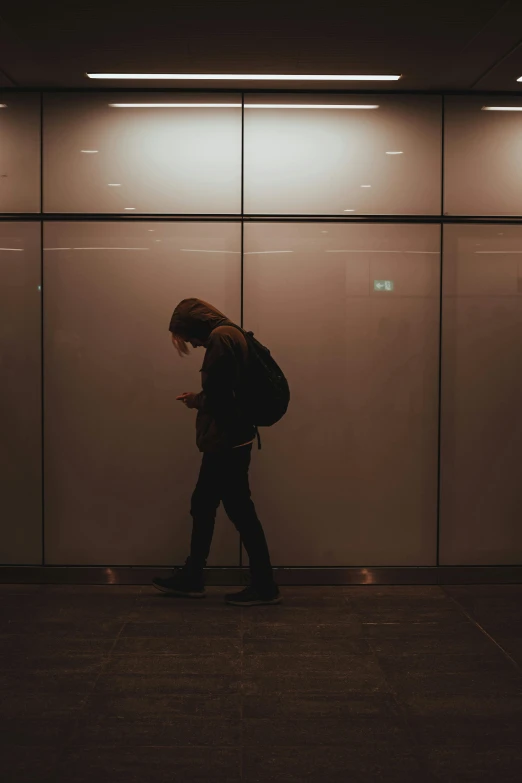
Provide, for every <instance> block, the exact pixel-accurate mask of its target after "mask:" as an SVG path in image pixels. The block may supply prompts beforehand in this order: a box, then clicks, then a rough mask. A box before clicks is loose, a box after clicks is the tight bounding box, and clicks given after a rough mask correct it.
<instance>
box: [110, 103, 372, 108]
mask: <svg viewBox="0 0 522 783" xmlns="http://www.w3.org/2000/svg"><path fill="white" fill-rule="evenodd" d="M109 106H111V107H112V108H114V109H240V108H241V104H240V103H109ZM378 108H379V106H378V104H370V103H366V104H358V103H245V109H378Z"/></svg>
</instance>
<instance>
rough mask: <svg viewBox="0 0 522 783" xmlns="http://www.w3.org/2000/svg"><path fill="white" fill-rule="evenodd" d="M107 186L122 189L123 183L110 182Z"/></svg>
mask: <svg viewBox="0 0 522 783" xmlns="http://www.w3.org/2000/svg"><path fill="white" fill-rule="evenodd" d="M107 185H108V187H109V188H121V182H108V183H107Z"/></svg>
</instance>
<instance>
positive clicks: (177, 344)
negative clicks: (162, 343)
mask: <svg viewBox="0 0 522 783" xmlns="http://www.w3.org/2000/svg"><path fill="white" fill-rule="evenodd" d="M170 336H171V338H172V344H173V345H174V348H175V349H176V350H177V352H178V354H179V355H180V356H181V357H182V358H183V356H187V355H188V354H189V353H190V351H189V347H188V345H187V343H190V344H191V346H192V347H193V348H199V347H200V346H204V347H206V346H207V344H208V339H207V340H205V341H204V342H203V341H202V340H199V339H198V338H197V337H183V336H182V335H181V334H179V333H175V332H171V333H170Z"/></svg>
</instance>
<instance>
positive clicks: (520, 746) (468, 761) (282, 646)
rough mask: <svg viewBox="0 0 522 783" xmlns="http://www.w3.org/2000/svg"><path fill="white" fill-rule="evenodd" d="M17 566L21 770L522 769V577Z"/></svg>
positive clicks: (368, 779)
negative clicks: (55, 571) (155, 584)
mask: <svg viewBox="0 0 522 783" xmlns="http://www.w3.org/2000/svg"><path fill="white" fill-rule="evenodd" d="M230 589H231V588H225V587H212V586H210V587H208V588H207V593H208V595H207V598H206V599H204V600H202V601H190V600H186V599H185V600H184V599H177V598H171V597H168V596H165V595H163V594H161V593H157V592H156V591H155V590H154V588H152V587H148V586H122V587H120V586H107V587H98V586H74V587H73V586H54V585H0V715H1V718H0V721H1V726H0V728H1V731H0V745H1V746H2V747H0V778H1V780H2V781H5V783H22V781H23V783H105V782H106V781H107V783H178V781H180V782H181V781H187V783H192V781H198V783H199V782H201V783H203V782H204V783H239V781H245V783H272V782H273V781H277V783H303V782H304V781H306V782H307V783H316V781H317V782H318V783H319V782H320V783H330V781H342V783H344V781H349V782H350V783H359V781H364V783H373V782H374V781H386V783H395V781H397V783H410V781H415V782H417V781H422V782H423V783H424V781H426V783H430V782H431V781H432V782H435V781H444V783H461V782H462V783H464V782H466V783H467V781H469V782H470V783H484V782H485V781H488V783H489V782H490V781H491V783H511V782H513V783H514V781H517V783H519V781H520V780H522V742H521V738H522V620H521V610H520V609H521V603H522V585H488V586H480V585H475V586H464V587H462V586H459V587H456V586H455V587H444V588H442V587H435V586H433V587H421V586H419V587H409V586H408V587H404V586H389V587H377V586H376V587H371V586H365V587H282V588H281V592H282V596H283V601H284V602H283V603H282V604H281V605H279V606H265V607H251V608H247V607H245V608H239V607H233V606H228V605H226V604H225V603H224V602H223V594H224V593H225V592H229V591H230Z"/></svg>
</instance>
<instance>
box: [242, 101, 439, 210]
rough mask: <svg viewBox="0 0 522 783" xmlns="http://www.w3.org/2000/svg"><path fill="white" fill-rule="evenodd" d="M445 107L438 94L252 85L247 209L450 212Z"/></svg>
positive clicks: (247, 104) (248, 111)
mask: <svg viewBox="0 0 522 783" xmlns="http://www.w3.org/2000/svg"><path fill="white" fill-rule="evenodd" d="M272 105H275V108H270V106H272ZM303 105H304V106H305V107H307V108H296V106H303ZM325 105H326V108H321V106H325ZM343 106H349V107H352V108H342V107H343ZM354 106H356V107H359V108H353V107H354ZM332 107H339V108H332ZM372 107H374V108H372ZM441 116H442V115H441V99H440V98H439V97H438V96H417V95H416V96H399V95H393V96H391V95H378V96H374V95H372V96H368V95H365V96H361V95H333V96H332V95H320V96H317V95H304V96H303V95H299V96H295V95H294V96H288V95H266V96H265V95H261V96H259V95H246V96H245V212H248V213H251V214H309V215H313V214H317V215H319V214H332V215H347V214H370V215H380V214H390V215H400V214H405V215H406V214H408V215H409V214H412V215H419V214H440V209H441Z"/></svg>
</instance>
